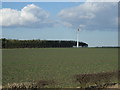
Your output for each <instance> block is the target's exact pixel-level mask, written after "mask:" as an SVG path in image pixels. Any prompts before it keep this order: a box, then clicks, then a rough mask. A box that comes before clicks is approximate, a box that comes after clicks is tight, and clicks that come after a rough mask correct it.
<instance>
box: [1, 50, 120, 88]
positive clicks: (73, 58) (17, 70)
mask: <svg viewBox="0 0 120 90" xmlns="http://www.w3.org/2000/svg"><path fill="white" fill-rule="evenodd" d="M2 58H3V60H2V61H3V64H2V65H3V85H6V84H7V83H14V82H16V83H20V82H31V81H33V80H35V81H38V80H54V81H55V82H56V83H57V87H74V86H77V83H75V82H74V78H73V76H74V75H76V74H82V73H98V72H109V71H114V70H117V67H118V62H117V61H118V49H117V48H39V49H38V48H36V49H3V57H2Z"/></svg>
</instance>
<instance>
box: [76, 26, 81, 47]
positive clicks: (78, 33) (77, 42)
mask: <svg viewBox="0 0 120 90" xmlns="http://www.w3.org/2000/svg"><path fill="white" fill-rule="evenodd" d="M79 31H80V30H79V28H78V30H77V48H78V47H79Z"/></svg>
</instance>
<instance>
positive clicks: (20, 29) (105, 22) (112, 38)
mask: <svg viewBox="0 0 120 90" xmlns="http://www.w3.org/2000/svg"><path fill="white" fill-rule="evenodd" d="M1 17H2V18H1ZM1 22H2V24H1ZM0 26H3V29H2V32H3V33H2V37H5V38H9V39H42V40H43V39H44V40H76V31H77V29H78V28H80V32H79V34H80V36H79V40H80V41H82V42H86V43H88V44H89V46H117V45H118V4H117V3H113V2H111V3H110V2H106V3H105V2H104V3H102V2H99V3H92V2H91V3H88V2H86V3H85V2H84V3H83V2H71V3H70V2H61V3H60V2H37V3H33V2H32V3H30V2H29V3H27V2H23V3H15V2H11V3H10V2H9V3H5V2H4V3H3V7H2V9H1V10H0Z"/></svg>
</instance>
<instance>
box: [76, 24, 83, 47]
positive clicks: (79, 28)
mask: <svg viewBox="0 0 120 90" xmlns="http://www.w3.org/2000/svg"><path fill="white" fill-rule="evenodd" d="M83 27H85V25H81V24H80V25H79V27H78V29H77V48H78V47H79V32H80V31H81V29H82V28H83Z"/></svg>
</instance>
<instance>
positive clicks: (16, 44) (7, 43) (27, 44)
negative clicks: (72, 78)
mask: <svg viewBox="0 0 120 90" xmlns="http://www.w3.org/2000/svg"><path fill="white" fill-rule="evenodd" d="M1 41H2V48H55V47H63V48H64V47H74V46H76V41H62V40H13V39H6V38H3V39H1ZM79 46H81V47H88V44H86V43H84V42H79Z"/></svg>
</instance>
